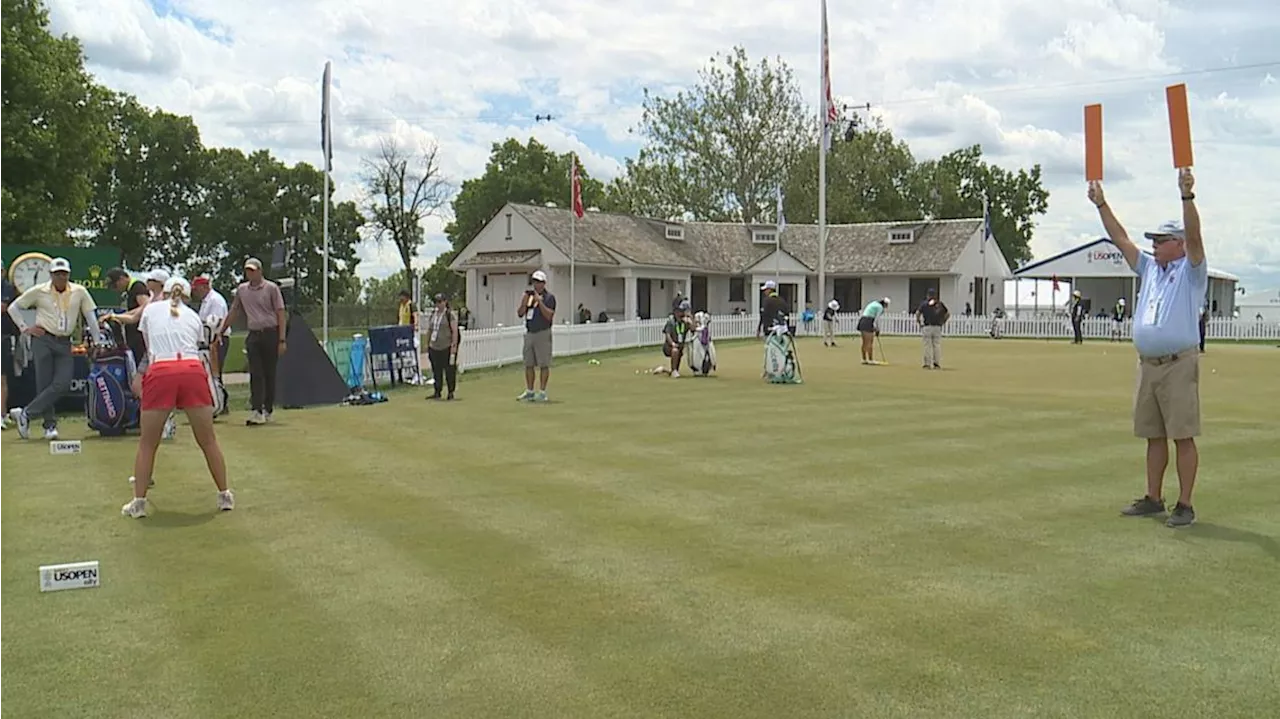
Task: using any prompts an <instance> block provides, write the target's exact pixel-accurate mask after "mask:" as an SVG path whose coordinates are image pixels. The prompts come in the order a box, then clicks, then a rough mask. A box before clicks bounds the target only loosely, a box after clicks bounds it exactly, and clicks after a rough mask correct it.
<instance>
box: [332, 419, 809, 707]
mask: <svg viewBox="0 0 1280 719" xmlns="http://www.w3.org/2000/svg"><path fill="white" fill-rule="evenodd" d="M373 446H376V445H372V444H371V445H370V447H369V449H372V447H373ZM357 449H359V448H357ZM334 459H335V461H337V460H336V458H334ZM381 469H383V470H386V471H388V474H387V475H386V476H385V480H384V481H383V482H382V483H381V485H380V488H379V491H378V492H377V494H376V495H373V494H370V495H365V496H364V498H362V499H361V500H354V501H350V502H345V503H339V504H328V505H325V508H326V509H327V510H328V511H329V512H330V513H337V514H338V515H339V516H341V517H344V518H346V521H348V522H350V523H351V524H352V525H361V526H367V527H369V528H370V529H369V530H368V531H372V532H375V533H378V534H380V535H382V536H383V537H384V540H385V541H386V542H389V543H400V542H403V541H404V538H405V537H406V533H405V532H404V531H403V529H404V527H403V524H404V522H411V523H412V524H413V525H414V527H415V529H416V533H417V534H418V535H419V536H421V537H422V538H423V539H424V540H425V545H422V546H415V548H414V549H415V550H416V551H413V552H412V553H414V554H416V557H417V562H418V566H419V568H420V569H421V570H422V571H425V572H427V573H428V576H430V577H433V578H440V577H443V578H446V579H447V580H448V582H449V583H450V584H451V585H452V586H455V587H456V588H458V589H459V591H464V592H466V593H467V595H468V597H469V598H470V599H471V601H472V603H473V604H474V605H475V606H476V607H477V608H482V609H484V610H486V611H487V612H488V613H489V614H490V615H491V616H492V617H493V618H494V619H495V620H496V621H499V622H501V623H503V624H504V625H507V626H509V627H510V629H511V630H512V631H515V632H518V633H519V635H520V636H529V637H532V638H533V640H534V642H535V644H534V646H533V647H532V648H529V649H526V651H525V652H524V653H525V654H530V655H532V656H534V657H536V656H537V655H538V654H539V653H540V651H541V652H548V651H550V652H563V653H564V654H565V655H566V656H568V657H571V658H572V659H573V666H574V667H575V669H576V672H577V673H579V674H582V675H583V676H585V677H588V678H590V681H589V683H588V684H587V686H599V687H600V690H601V691H602V692H603V693H604V696H606V697H608V696H613V695H617V696H621V697H629V698H630V701H629V702H628V704H627V705H628V706H631V707H632V708H633V709H636V710H639V709H643V708H644V707H645V705H646V703H647V701H648V700H642V699H641V698H640V697H638V696H636V693H637V692H640V693H641V694H644V695H647V694H648V693H649V692H651V691H653V690H654V689H655V688H656V687H657V686H661V685H670V684H671V682H672V681H673V680H679V685H680V686H681V687H682V688H680V689H675V690H674V691H675V694H673V696H671V697H670V700H671V701H673V702H677V703H678V704H679V705H680V706H688V703H689V702H695V703H697V702H702V701H707V699H706V698H704V697H702V696H701V694H700V691H699V690H698V685H700V684H701V683H702V682H701V681H699V679H698V678H699V676H700V675H702V674H703V673H704V672H705V671H707V670H708V669H712V668H713V669H714V671H715V672H716V673H715V675H714V676H710V677H706V679H707V680H712V679H715V680H719V681H723V680H724V679H725V678H727V677H732V676H734V675H735V674H736V673H737V672H738V671H747V670H748V669H750V667H751V666H754V665H755V664H757V663H759V662H761V661H763V658H762V657H759V656H756V655H757V654H758V653H759V652H763V651H764V650H765V648H766V647H764V646H761V639H762V638H764V636H763V635H762V634H761V633H759V630H758V628H756V629H748V628H746V627H744V626H743V625H741V624H739V623H738V621H737V619H740V618H735V621H729V619H728V618H725V619H722V620H721V621H719V622H717V623H716V625H715V626H716V627H717V628H716V629H712V630H708V629H707V626H706V624H707V622H708V621H710V620H711V619H712V617H709V616H707V615H702V614H697V615H693V616H689V615H688V614H687V612H683V611H682V612H679V613H674V614H673V613H672V611H673V610H674V609H676V608H677V606H676V605H671V606H665V605H663V600H664V596H662V595H654V594H652V593H651V592H649V591H636V587H635V586H634V585H633V584H631V583H630V582H632V581H634V582H639V583H640V584H642V585H643V584H647V583H648V581H649V576H648V574H647V572H645V571H644V570H643V568H642V567H640V566H639V565H638V564H637V562H636V557H634V556H626V555H623V556H609V557H600V556H598V555H596V556H587V554H586V553H584V552H590V551H592V550H591V549H589V548H591V547H593V546H595V545H593V544H592V543H587V544H584V543H583V542H582V541H580V540H575V541H574V542H573V543H572V544H573V545H574V546H576V547H578V548H584V547H585V548H588V549H586V550H582V551H574V550H572V549H570V548H569V547H570V545H569V544H566V543H561V542H560V541H558V539H557V537H558V535H559V532H560V530H559V529H558V528H559V527H561V526H563V522H562V521H561V520H562V519H563V517H547V516H544V515H542V514H540V513H538V512H536V511H523V507H522V505H520V504H518V503H517V502H518V499H517V498H518V497H519V496H520V495H518V494H513V495H512V496H511V497H508V498H507V499H506V501H505V502H503V503H495V502H494V500H495V499H496V497H493V496H492V495H490V496H487V497H484V498H483V501H480V502H476V503H475V504H473V505H471V506H463V502H462V501H460V500H454V501H449V499H448V497H447V496H445V497H439V496H427V497H424V496H420V495H419V492H418V489H419V488H420V487H424V486H426V485H428V484H432V483H433V480H432V479H426V478H419V477H414V476H413V475H412V474H411V473H409V472H406V471H395V470H396V468H395V467H394V466H391V465H390V464H385V465H382V466H381ZM512 481H519V480H518V479H513V480H512ZM375 496H376V501H375V500H374V497H375ZM401 513H403V514H404V515H405V516H407V517H408V519H405V520H403V521H388V515H391V516H398V515H400V514H401ZM596 544H598V542H597V543H596ZM405 552H406V553H410V550H409V549H407V548H406V549H405ZM696 574H697V573H696V572H695V573H688V572H686V571H678V572H677V573H676V576H675V577H672V578H671V579H672V580H673V581H685V580H693V579H695V578H696ZM623 577H627V578H629V579H628V581H627V582H623V583H621V584H620V583H619V582H618V580H619V579H620V578H623ZM730 606H734V605H733V604H731V605H730ZM779 616H780V617H786V618H788V619H789V623H790V624H794V623H795V620H794V619H793V618H790V615H789V614H787V613H779ZM708 631H709V632H710V635H709V639H708V640H707V641H702V642H699V641H697V640H696V637H697V636H698V635H699V634H703V633H706V632H708ZM824 631H825V630H824ZM819 633H821V632H819ZM778 634H779V636H782V635H786V636H787V637H788V641H790V640H791V639H790V636H791V635H790V633H789V632H781V631H778ZM735 635H736V636H737V640H736V641H735V640H734V639H733V637H734V636H735ZM540 647H541V648H544V649H541V650H540V649H539V648H540ZM637 653H640V654H646V655H651V656H652V657H653V660H654V661H650V662H645V661H644V660H642V659H641V660H638V659H637V658H636V657H635V654H637ZM744 653H745V654H746V655H747V656H746V657H744V656H743V654H744ZM659 658H662V660H663V661H664V662H666V663H672V662H675V663H676V665H675V666H670V667H666V668H662V667H657V666H654V667H652V668H646V669H645V671H644V672H643V673H632V671H631V669H633V668H634V667H635V666H636V662H639V664H640V665H641V666H646V665H652V664H654V663H655V662H656V660H657V659H659ZM726 663H728V664H731V665H734V666H736V667H737V668H734V667H732V666H726ZM739 663H742V664H740V665H739ZM769 664H770V666H768V667H767V671H768V674H769V675H770V676H774V677H775V678H776V677H778V676H784V677H785V678H786V679H787V681H786V682H785V683H786V684H788V685H803V684H804V682H805V675H804V674H803V672H797V671H796V670H795V669H794V668H793V667H787V666H782V665H773V664H772V663H771V662H770V663H769ZM530 667H531V669H533V671H534V672H535V674H534V676H531V677H527V678H526V680H525V681H526V682H527V683H526V684H525V690H526V692H528V691H529V689H530V686H529V683H533V684H535V692H536V693H537V694H540V695H542V699H543V700H544V701H547V700H550V698H551V696H554V694H555V693H554V692H551V690H552V689H563V687H548V693H547V694H543V693H542V692H541V691H537V690H536V684H537V683H546V680H547V679H549V678H550V677H547V676H544V671H543V669H541V668H540V667H539V665H538V664H537V663H536V660H534V663H533V664H531V665H530ZM762 669H764V668H757V671H760V670H762ZM775 680H776V679H775ZM655 683H656V684H655ZM582 684H583V682H582V681H579V685H582ZM755 685H756V686H759V684H758V682H756V683H755ZM740 691H741V694H737V693H736V692H735V695H736V696H735V698H734V699H733V701H734V702H736V703H738V704H741V708H742V709H744V710H745V709H747V708H749V706H750V705H751V704H753V703H754V702H756V701H757V700H759V699H760V697H757V696H755V695H754V690H752V689H751V688H750V686H749V685H748V684H747V683H744V684H743V685H742V686H741V687H740ZM686 692H687V693H686ZM572 696H573V695H572V694H569V695H565V696H562V698H561V700H560V701H571V697H572ZM723 699H727V698H726V697H721V700H723ZM716 701H720V700H716ZM708 706H710V705H708ZM720 706H723V704H720ZM653 708H654V709H661V706H655V707H653ZM563 709H564V710H565V711H573V706H572V705H568V706H565V707H563ZM726 710H728V708H726Z"/></svg>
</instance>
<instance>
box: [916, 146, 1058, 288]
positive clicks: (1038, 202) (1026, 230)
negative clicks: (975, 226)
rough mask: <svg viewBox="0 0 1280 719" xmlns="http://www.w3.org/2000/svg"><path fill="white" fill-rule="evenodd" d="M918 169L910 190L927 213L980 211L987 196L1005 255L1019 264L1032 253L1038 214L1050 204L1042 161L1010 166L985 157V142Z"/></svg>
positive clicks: (945, 216) (974, 214) (946, 214)
mask: <svg viewBox="0 0 1280 719" xmlns="http://www.w3.org/2000/svg"><path fill="white" fill-rule="evenodd" d="M915 175H916V177H915V180H914V181H913V190H912V191H913V194H914V195H915V196H916V201H917V203H918V204H919V206H920V208H921V212H922V214H923V215H924V216H926V217H933V218H937V219H944V220H945V219H952V218H959V217H981V216H982V198H983V197H984V196H985V197H986V198H987V200H988V202H989V208H990V212H991V224H992V232H993V233H994V234H995V237H996V242H997V243H998V244H999V245H1000V249H1001V251H1003V253H1004V256H1005V259H1007V260H1008V261H1009V263H1010V264H1011V265H1013V266H1015V267H1016V266H1018V265H1020V264H1022V263H1023V262H1025V261H1027V260H1029V259H1031V236H1032V234H1033V233H1034V231H1035V217H1036V216H1038V215H1043V214H1044V213H1045V212H1047V211H1048V209H1049V192H1048V191H1047V190H1045V189H1044V187H1043V186H1042V185H1041V180H1040V165H1038V164H1037V165H1033V166H1032V167H1031V169H1030V170H1026V169H1022V168H1019V169H1018V170H1017V171H1016V172H1015V171H1012V170H1007V169H1005V168H1003V167H999V166H996V165H993V164H990V163H988V162H986V161H984V160H983V159H982V146H981V145H972V146H969V147H964V148H961V149H959V150H955V151H954V152H950V153H947V154H946V155H943V156H942V157H940V158H938V159H937V160H926V161H925V162H922V163H920V164H919V165H918V166H917V167H916V171H915Z"/></svg>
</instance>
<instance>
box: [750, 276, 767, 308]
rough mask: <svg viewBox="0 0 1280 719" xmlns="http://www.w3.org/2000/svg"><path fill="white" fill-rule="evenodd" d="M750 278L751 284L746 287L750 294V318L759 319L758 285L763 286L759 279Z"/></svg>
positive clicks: (756, 277) (755, 277)
mask: <svg viewBox="0 0 1280 719" xmlns="http://www.w3.org/2000/svg"><path fill="white" fill-rule="evenodd" d="M750 277H751V279H750V283H751V284H750V286H749V287H747V292H749V293H751V316H752V317H759V316H760V285H762V284H764V282H763V281H761V280H760V278H759V277H758V276H756V275H751V276H750Z"/></svg>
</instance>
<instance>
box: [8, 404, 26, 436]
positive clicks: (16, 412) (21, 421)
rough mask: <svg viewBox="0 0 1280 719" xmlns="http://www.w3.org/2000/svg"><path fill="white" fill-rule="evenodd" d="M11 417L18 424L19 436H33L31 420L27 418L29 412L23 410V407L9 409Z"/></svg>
mask: <svg viewBox="0 0 1280 719" xmlns="http://www.w3.org/2000/svg"><path fill="white" fill-rule="evenodd" d="M9 417H10V419H12V420H13V423H14V424H16V425H17V426H18V436H19V437H21V438H23V439H27V438H28V437H30V436H31V420H29V419H28V418H27V413H26V412H23V411H22V408H21V407H14V408H13V409H11V410H9Z"/></svg>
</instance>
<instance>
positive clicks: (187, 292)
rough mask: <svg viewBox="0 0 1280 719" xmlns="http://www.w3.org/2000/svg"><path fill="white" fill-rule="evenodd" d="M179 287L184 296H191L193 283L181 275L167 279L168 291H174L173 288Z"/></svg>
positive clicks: (166, 290) (166, 288)
mask: <svg viewBox="0 0 1280 719" xmlns="http://www.w3.org/2000/svg"><path fill="white" fill-rule="evenodd" d="M175 287H177V288H178V289H179V291H180V292H182V296H183V297H190V296H191V283H190V282H187V281H186V280H184V279H182V278H181V277H170V278H169V279H167V280H165V283H164V291H165V292H166V293H169V292H173V288H175Z"/></svg>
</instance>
